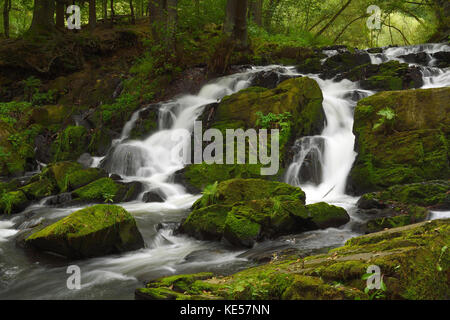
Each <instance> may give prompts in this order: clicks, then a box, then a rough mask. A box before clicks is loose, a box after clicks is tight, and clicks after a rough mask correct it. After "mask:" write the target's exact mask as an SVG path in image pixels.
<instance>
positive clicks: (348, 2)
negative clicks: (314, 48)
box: [314, 0, 352, 38]
mask: <svg viewBox="0 0 450 320" xmlns="http://www.w3.org/2000/svg"><path fill="white" fill-rule="evenodd" d="M351 2H352V0H348V1H347V2H346V3H345V4H344V6H343V7H342V8H341V9H340V10H339V11H338V12H337V13H336V14H335V15H334V16H333V18H331V20H330V21H328V23H327V24H326V25H325V26H324V27H323V28H322V29H320V31H319V32H317V33H316V35H315V36H314V38H317V37H318V36H320V35H321V34H322V33H323V32H324V31H325V30H326V29H328V27H329V26H331V24H332V23H333V22H334V20H336V19H337V17H339V16H340V15H341V13H342V12H344V10H345V9H346V8H347V7H348V5H349V4H350V3H351Z"/></svg>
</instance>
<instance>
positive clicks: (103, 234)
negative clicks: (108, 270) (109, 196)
mask: <svg viewBox="0 0 450 320" xmlns="http://www.w3.org/2000/svg"><path fill="white" fill-rule="evenodd" d="M25 244H26V245H27V246H29V247H33V248H36V249H38V250H40V251H49V252H53V253H57V254H60V255H62V256H65V257H66V258H69V259H84V258H91V257H97V256H104V255H108V254H114V253H121V252H125V251H130V250H137V249H140V248H143V247H144V241H143V239H142V236H141V234H140V233H139V230H138V228H137V226H136V222H135V220H134V218H133V216H131V215H130V214H129V213H128V212H127V211H126V210H125V209H123V208H122V207H119V206H114V205H95V206H92V207H88V208H85V209H82V210H79V211H76V212H74V213H72V214H70V215H69V216H67V217H65V218H63V219H61V220H59V221H58V222H56V223H54V224H52V225H50V226H48V227H46V228H44V229H42V230H40V231H37V232H35V233H33V234H31V235H30V236H29V237H28V238H27V239H26V240H25Z"/></svg>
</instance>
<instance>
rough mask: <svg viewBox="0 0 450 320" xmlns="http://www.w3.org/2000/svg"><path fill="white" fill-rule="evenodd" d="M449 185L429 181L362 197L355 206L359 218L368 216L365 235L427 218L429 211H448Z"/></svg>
mask: <svg viewBox="0 0 450 320" xmlns="http://www.w3.org/2000/svg"><path fill="white" fill-rule="evenodd" d="M449 190H450V182H449V181H448V180H433V181H426V182H419V183H411V184H404V185H395V186H392V187H389V188H387V189H385V190H383V191H378V192H371V193H366V194H364V195H363V196H362V197H361V198H360V199H359V200H358V203H357V206H358V208H359V210H358V212H359V213H360V214H362V217H363V218H368V217H370V220H369V221H368V222H367V223H366V224H365V232H366V233H371V232H376V231H380V230H384V229H390V228H395V227H400V226H405V225H408V224H412V223H415V222H420V221H423V220H425V219H427V218H428V216H429V211H428V210H429V209H434V210H450V193H449Z"/></svg>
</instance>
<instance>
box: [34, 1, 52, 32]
mask: <svg viewBox="0 0 450 320" xmlns="http://www.w3.org/2000/svg"><path fill="white" fill-rule="evenodd" d="M54 14H55V1H54V0H34V9H33V20H32V21H31V27H30V30H29V31H30V32H33V33H37V34H44V33H52V32H53V31H54V30H55V21H54Z"/></svg>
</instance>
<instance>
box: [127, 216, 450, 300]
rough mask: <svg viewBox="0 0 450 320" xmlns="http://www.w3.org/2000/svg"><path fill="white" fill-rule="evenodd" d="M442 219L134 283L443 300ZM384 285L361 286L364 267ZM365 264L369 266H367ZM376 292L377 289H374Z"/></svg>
mask: <svg viewBox="0 0 450 320" xmlns="http://www.w3.org/2000/svg"><path fill="white" fill-rule="evenodd" d="M449 242H450V219H447V220H434V221H426V222H422V223H418V224H414V225H409V226H406V227H401V228H395V229H390V230H386V231H381V232H377V233H373V234H370V235H365V236H360V237H356V238H352V239H350V240H348V241H347V242H346V243H345V245H344V246H342V247H340V248H336V249H332V250H330V251H329V252H328V253H325V254H319V255H314V256H308V257H299V256H296V255H293V256H291V257H288V258H286V259H273V260H272V261H271V262H270V263H267V264H263V265H259V266H256V267H252V268H248V269H246V270H242V271H240V272H237V273H234V274H232V275H226V276H222V275H213V274H206V273H201V274H191V275H176V276H171V277H165V278H160V279H156V280H153V281H150V282H148V283H147V284H146V286H145V287H144V288H139V289H137V290H136V291H135V296H136V299H149V300H158V299H164V300H172V299H179V300H188V299H189V300H192V299H194V300H210V299H233V300H248V299H257V300H268V299H271V300H272V299H273V300H278V299H286V300H311V299H312V300H317V299H320V300H361V299H363V300H366V299H367V300H369V299H373V298H374V297H375V296H377V297H376V298H379V299H388V300H391V299H392V300H396V299H411V300H424V299H425V300H427V299H431V300H439V299H442V300H446V299H448V298H449V296H450V286H449V281H448V275H449V271H450V252H449V250H448V249H447V246H448V243H449ZM373 265H376V266H378V267H379V268H380V271H381V275H382V280H383V284H384V286H381V288H380V289H378V290H377V289H370V290H369V291H368V292H366V287H367V278H366V277H365V275H366V273H367V272H369V269H368V267H369V266H373ZM370 272H372V271H370ZM377 293H378V295H376V294H377Z"/></svg>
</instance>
